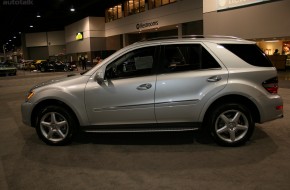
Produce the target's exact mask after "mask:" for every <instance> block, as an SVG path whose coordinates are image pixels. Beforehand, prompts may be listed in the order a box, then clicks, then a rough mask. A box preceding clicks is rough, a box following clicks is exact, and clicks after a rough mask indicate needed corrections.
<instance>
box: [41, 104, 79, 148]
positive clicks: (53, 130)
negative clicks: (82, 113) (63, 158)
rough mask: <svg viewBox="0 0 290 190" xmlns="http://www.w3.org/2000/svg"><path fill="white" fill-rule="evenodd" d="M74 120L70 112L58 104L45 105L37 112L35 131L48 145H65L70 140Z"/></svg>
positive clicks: (73, 129)
mask: <svg viewBox="0 0 290 190" xmlns="http://www.w3.org/2000/svg"><path fill="white" fill-rule="evenodd" d="M75 129H76V122H75V119H74V117H72V114H70V112H69V111H68V110H67V109H65V108H63V107H59V106H47V107H45V108H44V109H42V110H41V111H40V112H39V115H38V119H37V124H36V132H37V134H38V136H39V138H40V139H41V140H42V141H44V142H45V143H46V144H49V145H65V144H68V143H70V142H71V140H72V138H73V135H74V133H75Z"/></svg>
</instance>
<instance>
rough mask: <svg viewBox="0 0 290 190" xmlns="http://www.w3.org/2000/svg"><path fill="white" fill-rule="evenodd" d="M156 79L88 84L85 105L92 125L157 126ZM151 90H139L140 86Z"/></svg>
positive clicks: (133, 79)
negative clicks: (149, 124)
mask: <svg viewBox="0 0 290 190" xmlns="http://www.w3.org/2000/svg"><path fill="white" fill-rule="evenodd" d="M155 81H156V76H155V75H154V76H144V77H137V78H128V79H118V80H111V81H110V82H105V83H106V84H105V85H99V84H98V83H97V82H96V81H94V80H92V81H90V82H89V83H88V84H87V87H86V93H85V94H86V95H85V99H86V100H85V103H86V106H87V113H88V117H89V120H90V122H91V124H92V125H107V124H135V123H155V122H156V120H155V115H154V91H155ZM143 84H150V85H151V87H150V88H148V89H144V90H138V87H139V86H142V85H143Z"/></svg>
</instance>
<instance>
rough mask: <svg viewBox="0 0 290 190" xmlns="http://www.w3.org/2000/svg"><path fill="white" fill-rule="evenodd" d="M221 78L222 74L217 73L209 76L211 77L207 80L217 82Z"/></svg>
mask: <svg viewBox="0 0 290 190" xmlns="http://www.w3.org/2000/svg"><path fill="white" fill-rule="evenodd" d="M221 79H222V77H221V76H219V75H216V76H212V77H209V78H208V79H207V81H208V82H217V81H220V80H221Z"/></svg>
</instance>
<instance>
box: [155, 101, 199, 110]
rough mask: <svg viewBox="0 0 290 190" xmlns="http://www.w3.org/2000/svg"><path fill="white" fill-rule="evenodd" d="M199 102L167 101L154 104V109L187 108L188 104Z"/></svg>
mask: <svg viewBox="0 0 290 190" xmlns="http://www.w3.org/2000/svg"><path fill="white" fill-rule="evenodd" d="M198 101H199V100H182V101H171V102H170V101H168V102H159V103H156V104H155V107H157V108H158V107H167V106H187V105H189V104H196V103H197V102H198Z"/></svg>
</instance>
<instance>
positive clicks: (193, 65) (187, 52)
mask: <svg viewBox="0 0 290 190" xmlns="http://www.w3.org/2000/svg"><path fill="white" fill-rule="evenodd" d="M162 57H163V68H162V69H161V70H162V72H167V73H168V72H180V71H190V70H200V69H216V68H221V67H220V65H219V64H218V62H217V61H216V60H215V59H214V58H213V57H212V55H211V54H210V53H209V52H208V51H207V50H206V49H205V48H204V47H203V46H202V45H200V44H176V45H166V46H164V48H163V54H162Z"/></svg>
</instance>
